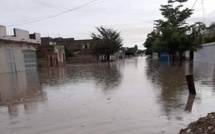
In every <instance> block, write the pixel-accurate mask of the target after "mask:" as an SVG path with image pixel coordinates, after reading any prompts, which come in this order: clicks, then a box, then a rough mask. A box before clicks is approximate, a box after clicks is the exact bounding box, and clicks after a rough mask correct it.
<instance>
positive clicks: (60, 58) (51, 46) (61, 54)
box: [37, 37, 66, 68]
mask: <svg viewBox="0 0 215 134" xmlns="http://www.w3.org/2000/svg"><path fill="white" fill-rule="evenodd" d="M37 62H38V66H39V67H48V68H49V67H60V66H65V64H66V57H65V50H64V45H61V44H58V43H57V41H55V40H54V39H52V38H50V37H45V38H41V45H40V46H39V47H38V48H37Z"/></svg>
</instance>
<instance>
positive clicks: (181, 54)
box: [179, 52, 183, 66]
mask: <svg viewBox="0 0 215 134" xmlns="http://www.w3.org/2000/svg"><path fill="white" fill-rule="evenodd" d="M179 58H180V66H182V61H183V53H182V52H179Z"/></svg>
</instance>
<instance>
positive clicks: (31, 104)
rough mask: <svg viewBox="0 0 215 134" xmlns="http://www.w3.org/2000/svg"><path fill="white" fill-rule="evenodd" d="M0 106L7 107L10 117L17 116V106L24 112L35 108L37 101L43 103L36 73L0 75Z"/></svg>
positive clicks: (43, 96)
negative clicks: (21, 106) (20, 106)
mask: <svg viewBox="0 0 215 134" xmlns="http://www.w3.org/2000/svg"><path fill="white" fill-rule="evenodd" d="M0 85H1V87H0V106H6V107H8V113H9V115H10V116H18V115H19V110H18V107H19V105H23V108H24V110H25V111H26V112H28V111H32V110H34V109H35V108H36V105H37V102H38V101H45V100H46V98H45V94H44V92H43V91H42V90H41V85H40V83H39V79H38V73H37V71H23V72H17V73H4V74H0Z"/></svg>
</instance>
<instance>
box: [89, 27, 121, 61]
mask: <svg viewBox="0 0 215 134" xmlns="http://www.w3.org/2000/svg"><path fill="white" fill-rule="evenodd" d="M96 29H97V31H98V34H95V33H91V37H92V38H93V39H94V45H93V48H92V49H93V53H94V54H95V55H96V56H100V55H104V56H105V60H106V61H110V56H111V55H113V54H114V53H116V52H118V51H119V50H120V48H121V47H122V41H123V40H122V38H121V36H120V32H118V31H116V30H113V29H112V28H105V27H102V26H101V27H96Z"/></svg>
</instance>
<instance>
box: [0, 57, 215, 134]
mask: <svg viewBox="0 0 215 134" xmlns="http://www.w3.org/2000/svg"><path fill="white" fill-rule="evenodd" d="M192 71H193V73H194V79H195V85H196V90H197V95H196V96H189V94H188V89H187V85H186V81H185V74H188V73H190V72H191V73H192ZM214 102H215V66H214V65H210V64H201V63H194V65H193V67H192V66H191V65H190V64H189V63H186V64H185V65H184V66H182V67H179V66H169V65H168V64H164V63H162V64H161V63H158V62H157V61H153V60H151V59H148V58H146V57H135V58H130V59H125V60H122V61H118V62H112V63H93V64H73V65H68V66H67V67H66V68H58V69H50V70H48V69H43V70H38V71H34V72H18V73H15V74H11V73H9V74H1V75H0V134H161V133H164V134H174V133H175V134H176V133H178V132H179V131H180V129H181V128H184V127H186V125H188V124H189V123H190V122H192V121H195V120H197V119H198V118H199V117H201V116H205V115H206V114H207V113H208V112H213V111H215V105H214Z"/></svg>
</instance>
